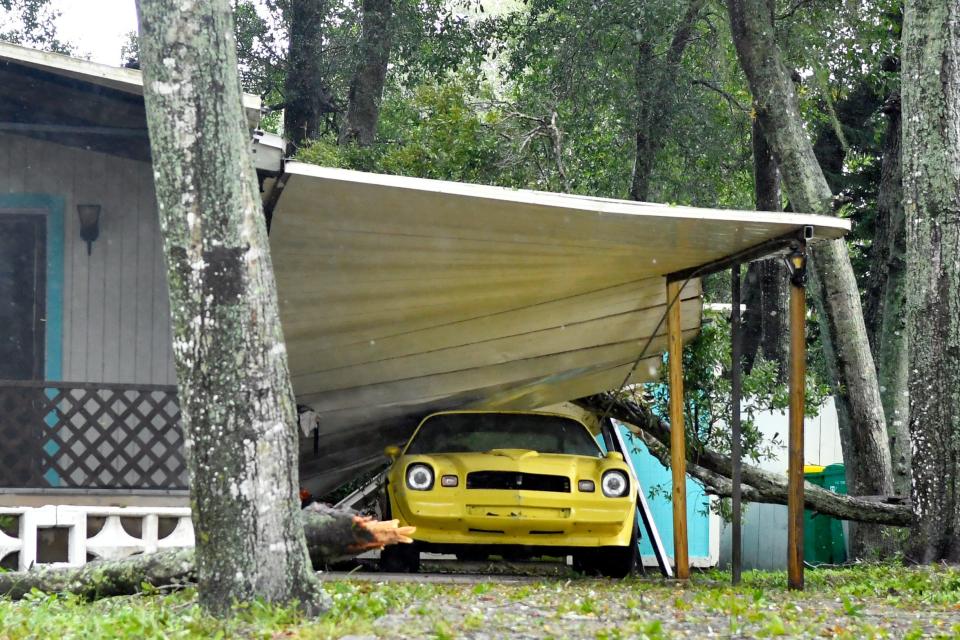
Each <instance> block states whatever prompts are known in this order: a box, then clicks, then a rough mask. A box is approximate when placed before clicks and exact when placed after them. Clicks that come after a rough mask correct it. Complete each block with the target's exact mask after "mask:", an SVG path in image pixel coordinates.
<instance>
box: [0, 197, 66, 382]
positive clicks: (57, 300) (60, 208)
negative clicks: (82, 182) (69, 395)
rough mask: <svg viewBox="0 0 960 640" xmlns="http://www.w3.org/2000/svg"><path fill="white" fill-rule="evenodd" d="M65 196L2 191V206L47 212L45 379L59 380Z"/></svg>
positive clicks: (61, 370) (61, 366) (60, 373)
mask: <svg viewBox="0 0 960 640" xmlns="http://www.w3.org/2000/svg"><path fill="white" fill-rule="evenodd" d="M64 208H65V204H64V199H63V198H62V197H60V196H54V195H49V194H39V193H12V194H3V195H0V209H30V210H38V209H39V210H45V211H46V212H47V283H46V287H47V300H46V307H47V309H46V314H47V322H46V327H45V328H44V336H45V340H44V364H43V368H44V379H46V380H60V377H61V375H62V372H63V277H64V276H63V248H64V238H63V222H64V221H63V214H64Z"/></svg>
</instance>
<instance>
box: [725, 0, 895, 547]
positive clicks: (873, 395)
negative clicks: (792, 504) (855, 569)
mask: <svg viewBox="0 0 960 640" xmlns="http://www.w3.org/2000/svg"><path fill="white" fill-rule="evenodd" d="M728 7H729V12H730V23H731V31H732V33H733V38H734V44H735V45H736V49H737V55H738V57H739V59H740V64H741V66H742V67H743V70H744V73H745V74H746V76H747V80H748V81H749V83H750V89H751V92H752V93H753V97H754V103H755V106H756V111H757V118H758V119H759V121H760V125H761V126H762V127H763V132H764V135H765V137H766V139H767V142H768V143H769V144H770V147H771V148H772V149H773V154H774V157H775V158H776V159H777V165H778V166H779V167H780V173H781V175H782V177H783V185H784V188H785V189H786V191H787V193H788V194H789V196H790V202H791V204H792V205H793V209H794V210H796V211H800V212H805V213H821V214H829V213H831V212H832V194H831V193H830V188H829V187H828V186H827V181H826V179H825V178H824V176H823V172H822V171H821V170H820V167H819V165H818V164H817V159H816V157H815V156H814V153H813V146H812V145H811V143H810V139H809V138H808V137H807V133H806V130H805V129H804V124H803V120H802V118H801V116H800V110H799V106H798V102H797V96H796V93H795V91H794V87H793V83H792V81H791V80H790V75H789V74H788V73H787V70H786V68H785V67H784V66H783V63H782V61H781V59H780V50H779V47H778V46H777V43H776V39H775V33H776V30H775V29H774V25H773V13H772V10H771V7H770V5H769V4H768V3H767V2H766V0H728ZM811 253H812V255H811V258H812V259H811V260H810V272H811V276H812V277H811V282H812V285H813V293H814V300H815V303H816V307H817V315H818V317H819V318H820V322H821V329H822V330H821V336H822V340H823V348H824V355H825V356H826V361H827V367H828V372H829V375H830V379H831V380H830V382H831V383H832V387H833V392H834V398H835V399H836V405H837V414H838V417H839V423H840V434H841V441H842V445H843V457H844V462H845V463H846V470H847V488H848V490H849V491H850V493H851V495H889V494H891V493H892V492H893V472H892V465H891V460H890V448H889V442H888V440H887V427H886V423H885V421H884V414H883V403H882V401H881V399H880V390H879V386H878V384H877V374H876V369H875V368H874V364H873V356H872V354H871V353H870V345H869V341H868V340H867V333H866V326H865V325H864V321H863V313H862V309H861V307H860V294H859V291H858V289H857V281H856V278H855V277H854V274H853V267H852V266H851V264H850V258H849V256H848V255H847V246H846V244H845V243H844V241H843V240H834V241H830V242H821V243H818V244H817V245H815V248H814V249H813V250H812V252H811ZM881 542H882V541H881V536H880V531H879V530H878V529H876V528H869V527H857V528H856V531H854V532H852V533H851V553H852V555H853V556H854V557H862V556H864V555H866V554H867V553H868V552H871V551H873V550H874V549H879V548H880V547H881Z"/></svg>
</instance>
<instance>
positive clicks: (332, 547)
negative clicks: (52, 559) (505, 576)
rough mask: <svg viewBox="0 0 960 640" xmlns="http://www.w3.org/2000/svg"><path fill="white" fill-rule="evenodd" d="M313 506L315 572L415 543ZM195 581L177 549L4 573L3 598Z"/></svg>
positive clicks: (0, 578) (391, 526)
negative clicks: (379, 550) (369, 553)
mask: <svg viewBox="0 0 960 640" xmlns="http://www.w3.org/2000/svg"><path fill="white" fill-rule="evenodd" d="M315 506H316V505H311V507H315ZM311 507H308V508H307V509H306V510H304V511H303V512H301V515H302V518H303V530H304V534H305V535H306V538H307V549H308V550H309V552H310V559H311V561H312V562H313V565H314V567H316V568H317V569H322V568H323V567H324V566H326V565H328V564H331V563H334V562H337V561H340V560H343V559H347V558H351V557H353V556H355V555H357V554H359V553H362V552H364V551H366V550H368V549H376V548H380V547H383V546H384V545H387V544H395V543H409V542H411V540H410V538H409V537H408V536H409V534H410V533H412V532H413V528H412V527H399V528H398V527H397V521H396V520H391V521H388V522H377V521H374V520H371V519H370V518H365V517H361V516H358V515H355V514H353V513H349V512H346V511H336V510H333V509H326V508H323V507H320V508H318V509H311ZM196 580H197V572H196V566H195V563H194V550H193V549H173V550H170V551H160V552H158V553H149V554H141V555H136V556H132V557H130V558H124V559H122V560H97V561H94V562H90V563H87V564H85V565H84V566H82V567H77V568H73V567H66V568H64V567H50V566H43V567H40V568H36V569H32V570H30V571H23V572H16V571H14V572H10V573H0V595H3V596H7V597H9V598H14V599H17V598H22V597H23V596H24V595H26V594H28V593H30V591H31V589H39V590H41V591H43V592H45V593H73V594H76V595H78V596H80V597H81V598H86V599H88V600H94V599H97V598H109V597H111V596H120V595H129V594H133V593H139V592H140V591H142V590H143V585H144V584H149V585H151V586H154V587H160V586H177V585H182V584H192V583H195V582H196Z"/></svg>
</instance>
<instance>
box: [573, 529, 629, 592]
mask: <svg viewBox="0 0 960 640" xmlns="http://www.w3.org/2000/svg"><path fill="white" fill-rule="evenodd" d="M639 535H640V529H639V527H638V526H637V525H636V524H634V525H633V534H632V535H631V536H630V544H628V545H627V546H625V547H598V548H596V549H584V550H583V551H581V552H580V553H576V554H574V556H573V570H574V571H577V572H578V573H582V574H584V575H588V576H597V575H599V576H603V577H605V578H617V579H622V578H626V577H627V576H629V575H630V574H631V573H633V570H634V569H635V568H636V565H637V560H638V559H639V554H638V553H637V540H638V538H639Z"/></svg>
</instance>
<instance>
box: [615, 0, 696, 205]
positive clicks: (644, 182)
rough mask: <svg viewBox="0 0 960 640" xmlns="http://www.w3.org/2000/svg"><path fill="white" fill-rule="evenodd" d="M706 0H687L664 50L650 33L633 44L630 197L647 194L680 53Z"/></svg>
mask: <svg viewBox="0 0 960 640" xmlns="http://www.w3.org/2000/svg"><path fill="white" fill-rule="evenodd" d="M705 4H706V0H690V2H689V4H687V7H686V9H685V10H684V13H683V16H681V18H680V21H679V22H678V23H677V28H676V29H675V30H674V32H673V35H672V36H671V38H670V45H669V46H668V47H667V50H666V52H665V53H661V52H660V51H657V48H656V46H655V43H654V41H653V40H652V39H651V38H652V37H653V36H652V34H648V35H647V37H646V38H645V39H644V40H642V41H641V42H639V43H638V44H637V58H636V62H635V63H634V86H635V88H636V92H637V94H636V95H637V120H636V126H635V130H634V134H635V139H636V143H635V148H636V156H635V157H634V163H633V173H632V175H631V178H630V199H631V200H639V201H646V200H647V199H648V198H649V195H650V174H651V173H652V172H653V167H654V163H655V162H656V159H657V153H659V151H660V149H662V148H663V144H664V134H663V133H662V132H663V131H665V130H666V128H667V127H668V126H669V118H670V114H671V113H673V112H674V111H675V110H676V109H675V108H674V106H673V105H674V104H675V100H676V99H677V98H676V95H675V93H674V89H672V88H671V84H672V83H673V82H675V80H676V77H677V74H678V72H679V70H680V65H681V63H682V62H683V52H684V51H685V50H686V48H687V45H688V44H689V43H690V41H691V40H692V39H693V37H694V35H695V29H696V26H697V22H698V21H699V20H700V17H701V14H702V12H703V7H704V5H705Z"/></svg>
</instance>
